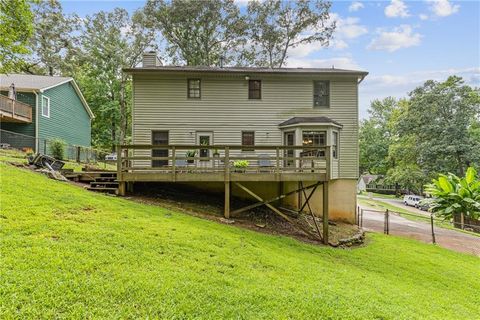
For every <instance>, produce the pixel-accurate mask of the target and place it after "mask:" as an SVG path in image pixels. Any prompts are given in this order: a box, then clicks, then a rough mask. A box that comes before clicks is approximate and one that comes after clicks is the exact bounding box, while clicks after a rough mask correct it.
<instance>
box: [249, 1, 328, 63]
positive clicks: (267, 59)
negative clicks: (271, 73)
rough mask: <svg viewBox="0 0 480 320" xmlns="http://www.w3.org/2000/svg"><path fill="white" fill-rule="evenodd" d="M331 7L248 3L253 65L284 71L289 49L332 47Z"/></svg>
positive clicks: (304, 3)
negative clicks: (306, 45) (303, 46)
mask: <svg viewBox="0 0 480 320" xmlns="http://www.w3.org/2000/svg"><path fill="white" fill-rule="evenodd" d="M330 6H331V3H330V2H326V1H323V0H316V1H308V0H299V1H281V0H265V1H250V2H249V3H248V24H249V26H250V30H249V37H250V38H251V45H252V50H253V52H254V54H253V55H252V56H253V57H254V64H255V65H259V66H268V67H270V68H281V67H282V66H283V65H284V64H285V63H286V61H287V59H288V52H289V50H290V49H293V48H296V47H298V46H299V45H302V44H308V43H313V42H318V43H319V44H320V45H322V46H327V45H328V44H329V39H330V38H331V36H332V33H333V31H334V29H335V23H334V22H333V23H332V22H331V21H330V20H329V18H330V15H329V10H330Z"/></svg>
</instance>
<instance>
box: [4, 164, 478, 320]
mask: <svg viewBox="0 0 480 320" xmlns="http://www.w3.org/2000/svg"><path fill="white" fill-rule="evenodd" d="M0 172H1V175H2V187H1V188H0V198H1V199H2V212H1V217H0V219H1V228H0V237H1V239H2V241H0V254H1V263H0V274H1V279H2V285H1V289H0V290H1V294H0V306H2V307H1V308H0V318H2V319H11V318H19V319H40V318H69V319H84V318H94V319H101V318H121V319H124V318H154V319H156V318H158V319H173V318H185V319H189V318H195V319H231V318H239V317H241V318H244V319H344V320H348V319H475V318H477V317H478V314H480V305H479V304H478V301H479V298H480V297H479V293H480V280H479V278H478V264H479V261H478V257H474V256H469V255H465V254H460V253H456V252H453V251H450V250H446V249H443V248H441V247H438V246H432V245H427V244H423V243H420V242H418V241H414V240H408V239H402V238H398V237H395V236H384V235H381V234H374V233H368V234H367V237H368V239H369V241H368V244H367V245H366V246H363V247H361V248H355V249H351V250H343V249H335V248H329V247H324V246H316V245H310V244H305V243H302V242H299V241H297V240H295V239H292V238H288V237H282V236H279V235H269V234H262V233H258V232H253V231H250V230H246V229H243V228H239V227H236V226H230V225H225V224H221V223H217V222H214V221H209V220H206V219H199V218H198V217H192V216H189V215H185V214H182V213H180V212H179V211H178V210H176V209H173V208H169V209H166V208H163V207H160V206H158V205H152V204H141V203H138V202H135V201H129V200H126V199H122V198H118V197H109V196H105V195H102V194H97V193H92V192H89V191H86V190H83V188H79V187H78V186H75V185H72V184H65V183H61V182H56V181H53V180H51V179H48V178H46V177H44V176H43V175H39V174H36V173H32V172H28V171H26V170H23V169H18V168H14V167H12V166H7V165H5V164H3V163H0ZM169 205H170V206H171V204H169ZM32 270H41V272H32ZM319 270H321V272H318V271H319ZM32 297H35V299H32ZM392 301H395V303H392ZM439 306H441V307H439ZM239 315H241V316H239Z"/></svg>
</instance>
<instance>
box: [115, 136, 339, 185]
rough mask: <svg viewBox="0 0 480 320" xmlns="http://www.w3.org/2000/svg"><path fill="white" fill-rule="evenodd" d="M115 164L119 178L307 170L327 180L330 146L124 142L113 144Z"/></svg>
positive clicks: (303, 173) (303, 172) (304, 173)
mask: <svg viewBox="0 0 480 320" xmlns="http://www.w3.org/2000/svg"><path fill="white" fill-rule="evenodd" d="M193 151H194V152H195V155H193V156H192V154H191V153H192V152H193ZM187 152H190V154H189V155H187ZM154 154H155V156H154ZM242 160H243V166H242V165H241V164H242V163H241V162H240V161H242ZM117 167H118V173H119V179H122V174H124V173H125V174H126V175H124V176H131V174H132V173H141V174H143V175H144V177H145V174H148V173H149V172H150V173H152V174H157V173H158V174H170V175H171V176H172V179H171V180H172V181H175V177H176V176H177V174H188V173H191V174H206V173H211V174H217V175H218V174H219V173H221V174H224V176H225V180H229V177H230V175H231V174H235V175H237V176H238V175H241V174H244V175H253V174H263V175H269V174H270V175H277V176H279V175H282V174H290V175H292V174H301V175H303V177H304V178H305V175H307V174H310V175H311V174H322V175H323V176H324V177H325V179H327V180H328V179H329V178H330V175H331V169H330V168H331V149H330V147H329V146H326V147H318V146H241V145H124V146H119V147H118V148H117ZM129 174H130V175H129ZM143 180H145V178H143ZM152 180H155V179H153V178H152Z"/></svg>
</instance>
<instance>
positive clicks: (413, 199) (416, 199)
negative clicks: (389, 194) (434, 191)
mask: <svg viewBox="0 0 480 320" xmlns="http://www.w3.org/2000/svg"><path fill="white" fill-rule="evenodd" d="M422 199H423V197H421V196H416V195H407V196H405V197H403V203H404V204H405V205H406V206H412V207H415V208H418V204H419V203H420V201H421V200H422Z"/></svg>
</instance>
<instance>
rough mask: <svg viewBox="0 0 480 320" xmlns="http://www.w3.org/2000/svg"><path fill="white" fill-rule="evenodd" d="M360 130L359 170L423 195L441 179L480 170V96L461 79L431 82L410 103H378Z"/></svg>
mask: <svg viewBox="0 0 480 320" xmlns="http://www.w3.org/2000/svg"><path fill="white" fill-rule="evenodd" d="M369 113H370V118H369V119H368V120H365V121H363V122H362V123H361V128H360V170H361V172H370V173H376V174H386V175H387V181H388V182H389V183H391V184H394V183H395V184H399V185H400V186H402V187H406V188H408V189H410V190H412V191H415V192H419V191H421V189H422V185H424V184H425V183H427V182H428V181H430V180H431V179H432V178H434V177H435V176H437V175H438V173H446V172H454V173H456V174H458V175H463V174H464V172H465V168H466V167H468V166H469V165H474V166H478V165H480V120H479V119H480V94H479V89H478V88H472V87H469V86H466V85H464V83H463V80H462V79H461V78H459V77H455V76H452V77H449V78H448V79H447V80H446V81H445V82H436V81H427V82H425V84H424V85H423V86H420V87H418V88H416V89H415V90H413V91H412V92H411V93H410V97H409V98H408V99H401V100H399V101H395V100H394V99H392V98H387V99H385V100H383V101H374V102H372V105H371V107H370V110H369Z"/></svg>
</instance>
